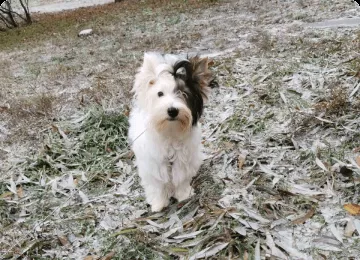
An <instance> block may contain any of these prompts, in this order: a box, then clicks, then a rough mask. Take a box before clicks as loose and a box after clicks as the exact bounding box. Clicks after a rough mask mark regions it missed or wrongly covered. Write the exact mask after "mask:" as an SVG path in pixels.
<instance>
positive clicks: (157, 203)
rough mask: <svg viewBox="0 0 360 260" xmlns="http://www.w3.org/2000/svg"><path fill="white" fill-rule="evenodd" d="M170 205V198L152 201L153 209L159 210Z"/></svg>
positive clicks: (154, 210)
mask: <svg viewBox="0 0 360 260" xmlns="http://www.w3.org/2000/svg"><path fill="white" fill-rule="evenodd" d="M168 205H169V200H157V201H154V202H153V203H151V211H152V212H159V211H161V210H162V209H163V208H165V207H167V206H168Z"/></svg>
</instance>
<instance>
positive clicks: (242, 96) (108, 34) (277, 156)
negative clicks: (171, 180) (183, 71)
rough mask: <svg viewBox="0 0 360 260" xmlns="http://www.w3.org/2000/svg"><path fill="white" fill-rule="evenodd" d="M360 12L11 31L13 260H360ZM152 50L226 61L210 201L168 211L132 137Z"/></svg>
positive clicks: (3, 99)
mask: <svg viewBox="0 0 360 260" xmlns="http://www.w3.org/2000/svg"><path fill="white" fill-rule="evenodd" d="M359 16H360V8H359V6H358V5H357V4H356V3H355V2H353V1H320V0H315V1H307V0H288V1H250V0H240V1H235V0H224V1H222V0H218V1H210V0H207V1H206V0H189V1H180V0H176V1H166V0H163V1H155V0H145V1H124V2H121V3H117V4H108V5H103V6H96V7H87V8H81V9H77V10H73V11H66V12H63V13H57V14H41V15H37V16H35V18H36V19H35V23H34V24H33V25H31V26H27V27H23V28H20V29H16V30H14V31H12V32H5V33H3V32H0V38H1V39H0V46H1V50H0V57H1V59H0V68H1V69H0V79H1V80H0V259H19V258H20V259H86V260H91V259H203V258H207V259H360V257H359V256H360V206H359V204H360V197H359V192H360V117H359V112H360V82H359V78H360V56H359V47H360V28H359V26H360V24H359V23H358V20H357V19H358V18H357V17H359ZM329 20H331V21H329ZM87 28H92V29H93V30H94V33H93V34H92V35H90V36H86V37H78V35H77V34H78V32H80V31H81V30H83V29H87ZM144 51H159V52H163V53H176V54H189V55H194V54H201V55H204V56H209V57H212V59H213V61H214V64H213V66H212V70H213V71H214V74H215V75H216V77H217V79H218V82H219V88H216V89H214V90H213V92H212V94H211V97H210V100H209V103H208V104H207V105H206V108H205V115H204V117H203V120H202V124H203V139H204V141H203V143H204V146H205V151H204V152H205V154H206V156H207V158H206V160H205V161H204V164H203V167H202V168H201V170H200V172H199V175H198V176H197V177H196V178H195V179H194V181H193V187H194V191H195V193H196V195H195V196H194V197H192V198H191V199H189V200H188V201H186V202H184V203H180V204H178V203H177V202H175V201H174V202H173V203H172V204H171V205H170V206H169V207H168V208H167V209H165V210H164V211H163V212H161V213H157V214H153V213H151V212H150V210H149V208H148V206H147V205H146V203H145V201H144V193H143V190H142V188H141V186H140V185H139V179H138V176H137V175H136V167H135V165H134V161H133V157H132V154H131V152H130V151H129V148H128V143H127V138H126V135H127V127H128V125H127V115H128V112H129V109H131V105H130V104H131V93H130V89H131V85H132V81H133V79H134V73H135V70H136V68H137V67H139V66H140V65H141V61H142V56H143V53H144Z"/></svg>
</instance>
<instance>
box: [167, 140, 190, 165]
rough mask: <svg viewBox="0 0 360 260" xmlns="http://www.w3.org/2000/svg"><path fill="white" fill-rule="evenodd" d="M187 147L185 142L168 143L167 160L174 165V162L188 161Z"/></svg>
mask: <svg viewBox="0 0 360 260" xmlns="http://www.w3.org/2000/svg"><path fill="white" fill-rule="evenodd" d="M187 150H188V149H187V147H186V145H185V144H184V143H183V142H172V143H169V144H168V145H167V149H166V153H165V158H164V159H165V160H166V161H168V163H169V165H173V164H174V162H177V163H186V161H187V155H188V153H187Z"/></svg>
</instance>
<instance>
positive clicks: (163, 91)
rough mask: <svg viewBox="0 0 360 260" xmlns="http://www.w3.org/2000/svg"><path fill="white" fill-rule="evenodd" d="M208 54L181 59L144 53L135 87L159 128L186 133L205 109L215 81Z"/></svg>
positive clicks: (155, 125) (139, 100)
mask: <svg viewBox="0 0 360 260" xmlns="http://www.w3.org/2000/svg"><path fill="white" fill-rule="evenodd" d="M208 64H209V61H208V59H207V58H200V57H198V56H195V57H191V58H188V59H180V58H179V57H177V56H174V55H165V56H163V55H160V54H157V53H145V55H144V62H143V65H142V67H141V68H140V70H139V72H138V74H137V75H136V78H135V84H134V88H133V91H134V92H135V97H136V99H137V102H138V106H140V107H141V108H142V109H143V110H145V111H146V112H147V113H148V114H149V115H150V122H151V126H152V127H154V128H155V129H156V130H157V131H158V132H162V133H169V134H181V133H186V132H187V131H189V130H190V129H191V127H192V126H195V125H196V124H197V122H198V120H199V118H200V117H201V115H202V113H203V106H204V101H206V99H207V94H208V92H209V89H210V86H211V85H213V84H216V83H215V81H214V79H213V77H212V74H211V73H210V71H209V70H208Z"/></svg>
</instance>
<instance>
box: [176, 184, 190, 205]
mask: <svg viewBox="0 0 360 260" xmlns="http://www.w3.org/2000/svg"><path fill="white" fill-rule="evenodd" d="M192 195H194V191H193V189H192V188H191V186H190V185H189V186H187V187H186V188H184V187H182V188H178V189H177V190H176V191H175V195H174V197H175V199H177V201H179V202H180V201H183V200H186V199H188V198H190V197H191V196H192Z"/></svg>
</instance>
